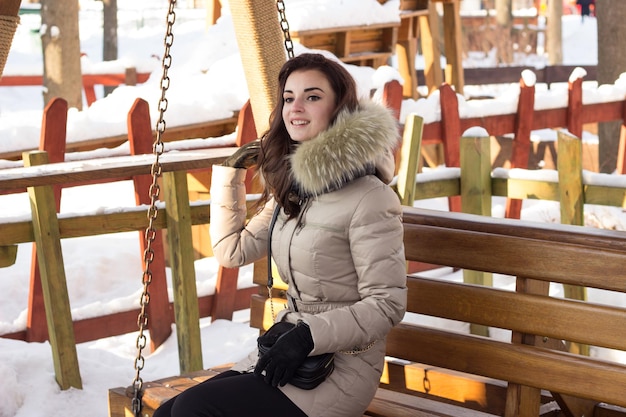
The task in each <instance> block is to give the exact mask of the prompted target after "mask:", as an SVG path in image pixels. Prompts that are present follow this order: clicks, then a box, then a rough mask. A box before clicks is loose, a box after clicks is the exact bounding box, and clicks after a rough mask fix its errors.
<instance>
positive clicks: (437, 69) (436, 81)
mask: <svg viewBox="0 0 626 417" xmlns="http://www.w3.org/2000/svg"><path fill="white" fill-rule="evenodd" d="M419 26H420V38H421V41H420V43H421V45H422V55H423V56H424V78H425V79H426V85H427V86H428V93H429V94H430V93H432V92H433V91H435V90H436V89H437V88H439V86H440V85H441V84H442V83H443V71H442V69H441V40H440V37H439V13H437V8H436V7H435V4H434V2H432V1H429V2H428V15H427V16H420V18H419Z"/></svg>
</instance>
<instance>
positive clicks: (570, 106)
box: [559, 78, 583, 149]
mask: <svg viewBox="0 0 626 417" xmlns="http://www.w3.org/2000/svg"><path fill="white" fill-rule="evenodd" d="M567 97H568V99H567V130H569V132H570V133H571V134H572V135H574V136H576V137H577V138H581V139H582V137H583V79H582V78H577V79H576V80H574V81H571V82H569V84H568V91H567ZM559 149H560V148H559Z"/></svg>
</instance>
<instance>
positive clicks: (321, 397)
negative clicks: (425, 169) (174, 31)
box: [155, 54, 406, 417]
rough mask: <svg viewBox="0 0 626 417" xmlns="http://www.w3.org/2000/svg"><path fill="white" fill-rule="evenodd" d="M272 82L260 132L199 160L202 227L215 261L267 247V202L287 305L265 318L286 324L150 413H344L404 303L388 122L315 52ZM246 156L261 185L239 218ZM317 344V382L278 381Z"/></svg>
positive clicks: (368, 396)
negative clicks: (320, 364)
mask: <svg viewBox="0 0 626 417" xmlns="http://www.w3.org/2000/svg"><path fill="white" fill-rule="evenodd" d="M279 94H280V97H279V100H278V105H277V106H276V108H275V109H274V111H273V113H272V116H271V120H270V128H269V130H268V132H267V133H266V134H265V135H264V136H263V138H262V139H261V140H260V141H257V142H255V143H253V144H251V145H248V146H245V147H242V148H240V149H239V150H238V151H237V152H236V153H235V154H234V155H233V156H231V157H230V158H229V159H228V160H226V161H225V162H224V164H223V165H222V166H216V167H214V169H213V179H212V184H211V227H210V233H211V241H212V244H213V251H214V254H215V256H216V258H217V259H218V260H219V262H220V263H221V264H222V265H224V266H227V267H236V266H241V265H245V264H248V263H251V262H254V261H256V260H258V259H261V258H262V257H264V256H265V255H266V254H267V245H268V236H269V232H270V231H269V228H270V223H271V218H272V214H273V212H274V210H275V208H276V206H278V210H279V211H278V217H277V219H276V221H275V225H274V227H273V230H272V233H271V250H272V257H273V259H274V261H275V263H276V265H277V268H278V271H279V275H280V278H281V279H283V280H285V282H287V283H288V284H289V290H288V300H289V307H288V308H286V309H284V310H281V311H279V312H278V313H277V315H276V320H275V321H276V322H289V323H293V324H296V326H295V327H292V328H291V330H288V331H287V332H286V333H285V334H284V336H283V337H281V338H280V339H279V340H278V341H277V342H276V343H275V344H274V345H273V347H272V348H271V349H270V350H269V351H268V352H267V353H266V354H264V355H262V356H261V357H260V358H258V353H257V352H256V351H255V352H253V353H252V354H251V355H250V356H249V357H248V358H247V359H246V360H244V361H242V362H241V363H239V364H237V365H236V366H235V367H233V369H232V370H231V371H228V372H226V373H223V374H221V375H220V376H218V377H216V378H213V379H210V380H208V381H206V382H205V383H203V384H200V385H198V386H196V387H194V388H191V389H188V390H187V391H185V392H183V393H182V394H180V395H179V396H178V397H176V398H174V399H172V400H170V401H169V402H168V403H166V404H164V405H163V406H162V407H161V408H159V410H157V412H156V413H155V417H163V416H170V415H171V416H174V417H191V416H212V417H217V416H232V417H244V416H257V417H258V416H272V417H276V416H289V417H303V416H308V417H315V416H342V417H351V416H355V417H356V416H362V415H363V412H364V410H365V409H366V408H367V406H368V405H369V403H370V401H371V400H372V398H373V397H374V394H375V392H376V389H377V387H378V384H379V380H380V376H381V373H382V370H383V363H384V356H385V338H386V335H387V333H388V332H389V330H390V329H391V328H392V327H393V326H394V325H395V324H397V323H398V322H399V321H400V320H401V319H402V317H403V315H404V312H405V308H406V266H405V257H404V246H403V229H402V222H401V207H400V203H399V200H398V197H397V196H396V195H395V193H394V192H393V190H392V189H391V188H390V187H389V186H388V185H387V184H388V182H389V181H390V180H391V178H392V176H393V170H394V166H393V154H392V149H393V148H394V147H395V146H396V145H397V142H398V127H397V122H396V120H395V119H394V118H393V116H392V115H391V113H390V111H388V110H387V109H386V108H384V107H382V106H380V105H378V104H374V103H372V102H369V101H359V99H358V97H357V89H356V85H355V82H354V80H353V79H352V77H351V76H350V74H349V73H348V72H347V71H346V70H345V68H343V66H342V65H341V64H339V63H337V62H335V61H332V60H330V59H327V58H325V57H323V56H322V55H319V54H302V55H299V56H297V57H295V58H292V59H290V60H289V61H288V62H287V63H285V65H284V66H283V68H282V70H281V72H280V74H279ZM252 165H257V168H258V170H259V172H260V174H261V176H262V178H263V180H264V182H265V190H264V192H263V195H262V198H261V204H262V207H263V208H262V209H261V210H260V211H259V212H258V213H257V214H256V215H255V216H254V217H253V218H252V219H250V221H249V222H247V223H246V204H245V203H246V195H245V186H244V179H245V176H246V168H248V167H250V166H252ZM275 307H276V309H278V308H279V306H275ZM281 307H282V306H281ZM285 326H286V325H285ZM268 333H269V332H268ZM262 337H263V336H262ZM326 352H335V356H334V371H333V372H332V373H331V374H330V376H328V377H327V379H326V380H325V381H324V382H322V383H321V384H320V385H319V386H317V387H316V388H314V389H311V390H303V389H300V388H297V387H295V386H293V385H292V384H290V383H289V381H290V380H291V377H292V376H293V374H294V372H295V370H296V368H297V367H298V366H299V365H300V364H301V363H302V361H303V360H304V359H305V358H306V357H307V356H312V355H318V354H322V353H326Z"/></svg>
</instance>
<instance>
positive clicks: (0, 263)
mask: <svg viewBox="0 0 626 417" xmlns="http://www.w3.org/2000/svg"><path fill="white" fill-rule="evenodd" d="M16 258H17V245H9V246H0V268H4V267H7V266H11V265H13V264H15V259H16Z"/></svg>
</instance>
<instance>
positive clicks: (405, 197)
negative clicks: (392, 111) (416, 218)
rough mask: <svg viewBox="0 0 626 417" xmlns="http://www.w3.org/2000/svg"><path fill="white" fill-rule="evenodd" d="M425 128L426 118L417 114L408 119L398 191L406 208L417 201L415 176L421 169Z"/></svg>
mask: <svg viewBox="0 0 626 417" xmlns="http://www.w3.org/2000/svg"><path fill="white" fill-rule="evenodd" d="M423 127H424V118H422V117H420V116H418V115H417V114H410V115H409V116H408V117H407V118H406V122H405V124H404V135H403V138H402V149H401V151H400V154H401V158H400V164H399V167H398V185H397V190H396V191H397V193H398V195H399V196H400V201H401V202H402V204H404V205H405V206H412V205H413V202H414V201H415V176H416V175H417V170H418V168H419V161H420V155H421V147H422V131H423Z"/></svg>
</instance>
